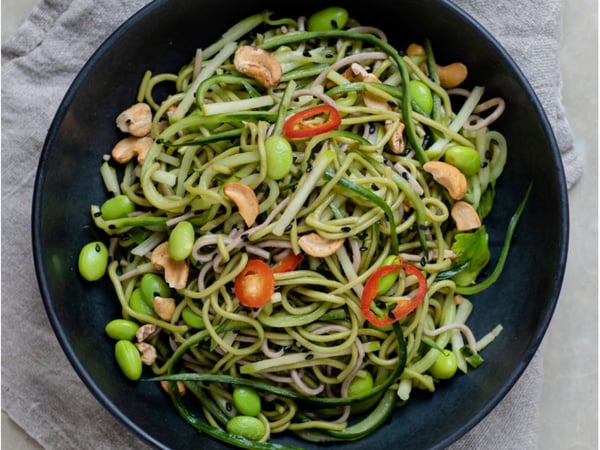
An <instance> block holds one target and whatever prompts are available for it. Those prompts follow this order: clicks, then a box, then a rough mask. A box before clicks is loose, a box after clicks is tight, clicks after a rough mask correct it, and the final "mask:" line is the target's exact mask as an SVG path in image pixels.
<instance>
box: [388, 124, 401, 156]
mask: <svg viewBox="0 0 600 450" xmlns="http://www.w3.org/2000/svg"><path fill="white" fill-rule="evenodd" d="M390 126H392V122H389V121H386V123H385V129H386V130H388V129H389V128H390ZM403 133H404V123H402V122H398V127H397V128H396V130H395V131H394V133H393V134H392V137H391V138H390V140H389V141H388V145H389V146H390V149H391V150H392V153H395V154H396V155H401V154H402V153H404V136H403Z"/></svg>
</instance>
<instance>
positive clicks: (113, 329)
mask: <svg viewBox="0 0 600 450" xmlns="http://www.w3.org/2000/svg"><path fill="white" fill-rule="evenodd" d="M139 328H140V326H139V325H138V324H137V323H135V322H134V321H132V320H127V319H115V320H111V321H110V322H108V323H107V324H106V327H105V328H104V331H105V332H106V334H107V335H108V337H110V338H112V339H115V340H117V341H121V340H126V341H130V340H132V339H133V338H134V337H135V333H137V330H139Z"/></svg>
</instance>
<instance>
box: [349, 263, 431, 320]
mask: <svg viewBox="0 0 600 450" xmlns="http://www.w3.org/2000/svg"><path fill="white" fill-rule="evenodd" d="M399 270H404V271H405V272H406V273H407V274H408V275H414V276H416V277H417V280H418V288H417V292H416V294H415V296H414V297H412V298H411V299H410V300H402V301H399V302H398V303H397V304H396V306H395V308H394V309H393V310H391V311H390V312H389V313H388V315H387V316H385V317H381V318H380V317H377V316H376V315H375V313H374V312H373V311H371V304H372V303H373V301H374V300H375V298H376V297H377V295H378V293H379V280H380V279H381V278H382V277H384V276H385V275H387V274H389V273H392V272H396V271H399ZM426 294H427V280H426V279H425V277H424V276H423V274H422V273H421V271H420V270H419V269H417V268H416V267H415V266H411V265H410V264H393V265H389V266H383V267H381V268H379V269H377V270H376V271H375V272H373V274H372V275H371V276H370V277H369V279H368V280H367V282H366V284H365V289H364V290H363V293H362V297H361V299H360V309H361V311H362V313H363V315H364V316H365V319H367V320H368V321H369V322H370V323H371V324H372V325H375V326H376V327H383V326H386V325H391V324H392V323H394V322H396V321H398V320H400V319H402V318H403V317H406V316H408V315H409V314H410V313H411V312H413V311H414V310H415V309H416V308H417V306H419V305H420V304H421V302H422V301H423V299H424V298H425V295H426Z"/></svg>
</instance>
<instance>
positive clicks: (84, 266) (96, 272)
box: [77, 241, 108, 281]
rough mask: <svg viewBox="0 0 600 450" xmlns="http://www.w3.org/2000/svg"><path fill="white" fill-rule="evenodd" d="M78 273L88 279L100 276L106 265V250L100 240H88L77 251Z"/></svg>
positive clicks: (97, 278)
mask: <svg viewBox="0 0 600 450" xmlns="http://www.w3.org/2000/svg"><path fill="white" fill-rule="evenodd" d="M77 266H78V268H79V273H80V274H81V276H82V277H83V278H85V279H86V280H88V281H96V280H99V279H100V278H102V276H103V275H104V273H105V272H106V268H107V266H108V250H107V248H106V245H104V244H103V243H102V242H100V241H94V242H90V243H88V244H86V245H84V246H83V248H82V249H81V251H80V252H79V260H78V263H77Z"/></svg>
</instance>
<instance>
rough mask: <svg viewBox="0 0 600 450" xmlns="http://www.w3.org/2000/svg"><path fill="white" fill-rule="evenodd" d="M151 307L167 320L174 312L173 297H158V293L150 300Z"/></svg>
mask: <svg viewBox="0 0 600 450" xmlns="http://www.w3.org/2000/svg"><path fill="white" fill-rule="evenodd" d="M152 308H154V311H155V312H156V314H158V317H160V318H161V319H162V320H164V321H166V322H169V321H170V320H171V318H172V317H173V313H174V312H175V299H174V298H167V297H159V296H158V295H157V296H155V297H154V299H153V300H152Z"/></svg>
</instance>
